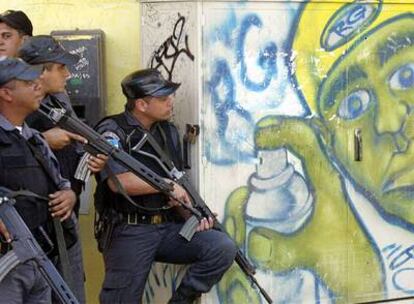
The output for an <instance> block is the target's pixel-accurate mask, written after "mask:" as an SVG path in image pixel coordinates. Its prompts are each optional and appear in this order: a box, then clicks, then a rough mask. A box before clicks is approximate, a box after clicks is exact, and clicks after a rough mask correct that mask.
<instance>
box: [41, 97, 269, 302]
mask: <svg viewBox="0 0 414 304" xmlns="http://www.w3.org/2000/svg"><path fill="white" fill-rule="evenodd" d="M40 112H41V113H42V114H44V115H45V116H47V117H48V118H49V119H50V120H52V121H53V122H54V123H56V124H57V125H59V126H60V127H62V128H63V129H65V130H68V131H71V132H73V133H77V134H79V135H82V136H83V137H84V138H86V139H87V140H88V143H87V146H89V148H90V149H89V152H91V153H93V154H96V153H102V154H105V155H108V156H111V157H112V158H113V159H114V160H115V161H117V162H119V163H121V164H122V165H123V166H125V167H126V168H127V169H128V170H130V171H131V172H132V173H134V174H135V175H137V176H138V177H139V178H141V179H143V180H145V181H146V182H147V183H149V184H150V185H151V186H153V187H154V188H156V189H158V190H159V191H160V192H161V193H163V194H165V195H167V196H169V197H170V198H172V199H174V200H176V201H178V202H179V203H180V205H181V206H182V207H183V208H185V209H187V210H189V211H190V212H191V213H192V214H193V215H194V216H195V217H196V218H197V220H198V221H199V220H201V219H202V218H203V217H211V218H213V219H214V229H217V230H219V231H222V232H224V233H226V231H225V229H224V227H223V226H222V225H221V224H220V223H219V222H218V221H217V219H216V217H215V215H214V214H213V212H211V210H210V209H209V208H208V206H207V205H206V204H205V203H204V201H203V199H202V198H201V197H200V195H199V194H198V192H197V191H196V190H195V189H194V187H192V185H191V184H190V183H189V181H188V179H187V176H186V175H185V174H184V175H183V174H180V176H179V177H178V176H170V177H171V178H172V179H174V180H175V181H176V182H177V183H179V184H180V185H181V186H182V187H184V188H185V189H186V190H187V192H188V193H189V195H190V196H191V198H192V199H193V202H194V207H191V206H189V205H187V204H185V203H184V202H182V201H180V200H179V199H177V198H176V197H175V196H174V195H173V185H172V184H170V183H167V182H166V181H165V180H164V178H162V177H161V176H159V175H158V174H156V173H155V172H153V171H152V170H151V169H149V168H148V167H146V166H145V165H144V164H142V163H141V162H139V161H138V160H136V159H135V158H133V157H132V156H131V155H129V154H128V153H126V152H125V151H122V150H120V149H118V148H116V147H114V146H112V145H111V144H110V143H108V142H107V141H106V140H105V138H103V136H102V135H101V134H99V133H98V132H96V131H95V130H94V129H92V128H91V127H89V126H88V125H86V124H85V123H83V122H82V121H80V120H79V119H77V118H74V117H72V116H71V115H70V114H68V113H67V112H66V111H65V110H64V109H55V108H50V107H48V106H46V105H43V104H42V105H41V109H40ZM176 172H177V170H176V169H175V168H173V169H172V170H171V172H168V173H169V174H174V173H176ZM185 226H186V225H185ZM189 226H190V227H191V228H184V230H187V231H186V232H185V233H184V234H186V235H187V236H190V238H191V235H192V234H193V233H194V229H195V226H194V222H193V223H191V224H190V225H189ZM191 229H193V231H192V232H189V231H188V230H191ZM183 236H184V235H183ZM184 237H186V236H184ZM235 261H236V263H237V264H238V265H239V267H240V268H241V270H242V271H243V272H244V273H245V275H246V276H247V277H248V278H249V279H250V281H251V282H252V283H253V284H254V285H255V286H256V287H257V288H258V289H259V291H260V293H261V294H262V295H263V297H264V298H265V299H266V301H267V302H268V303H269V304H270V303H272V299H271V298H270V296H269V295H268V294H267V293H266V291H265V290H264V289H263V288H262V287H261V286H260V284H259V283H258V282H257V280H256V278H255V277H254V274H255V269H254V266H253V265H251V263H250V262H249V261H248V259H247V258H246V257H245V256H244V254H243V252H242V251H241V250H240V249H239V250H238V252H237V255H236V258H235Z"/></svg>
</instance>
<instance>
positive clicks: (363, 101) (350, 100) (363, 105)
mask: <svg viewBox="0 0 414 304" xmlns="http://www.w3.org/2000/svg"><path fill="white" fill-rule="evenodd" d="M370 102H371V95H370V94H369V92H368V91H367V90H358V91H355V92H353V93H351V94H350V95H348V96H347V97H345V98H344V99H343V100H342V101H341V103H340V105H339V109H338V115H339V117H341V118H343V119H355V118H358V117H359V116H361V115H362V114H363V113H364V112H365V111H366V110H367V109H368V105H369V104H370Z"/></svg>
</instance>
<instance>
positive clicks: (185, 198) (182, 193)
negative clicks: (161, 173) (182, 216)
mask: <svg viewBox="0 0 414 304" xmlns="http://www.w3.org/2000/svg"><path fill="white" fill-rule="evenodd" d="M166 181H167V182H168V183H171V184H172V185H173V187H174V188H173V193H172V194H173V196H174V197H175V198H176V199H177V200H179V201H181V202H182V203H184V204H186V205H189V206H192V204H191V199H190V196H189V195H188V193H187V191H186V190H185V189H184V188H183V187H182V186H181V185H179V184H177V183H176V182H174V181H172V180H169V179H166ZM177 200H175V199H170V201H169V202H168V203H169V204H170V205H171V206H180V203H179V202H178V201H177Z"/></svg>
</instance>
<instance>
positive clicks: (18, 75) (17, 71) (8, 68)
mask: <svg viewBox="0 0 414 304" xmlns="http://www.w3.org/2000/svg"><path fill="white" fill-rule="evenodd" d="M40 74H41V71H40V70H39V69H36V68H34V67H33V66H31V65H29V64H27V63H26V62H24V61H23V60H21V59H18V58H8V57H2V58H0V87H2V86H3V85H5V84H6V83H8V82H9V81H12V80H14V79H18V80H25V81H30V80H35V79H37V78H39V76H40Z"/></svg>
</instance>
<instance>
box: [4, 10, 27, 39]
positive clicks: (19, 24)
mask: <svg viewBox="0 0 414 304" xmlns="http://www.w3.org/2000/svg"><path fill="white" fill-rule="evenodd" d="M0 22H3V23H6V24H7V25H8V26H10V27H11V28H14V29H15V30H18V31H21V32H23V33H24V34H26V35H29V36H32V35H33V25H32V22H31V21H30V19H29V18H28V17H27V15H26V14H25V13H23V12H22V11H13V10H7V11H5V12H3V13H1V14H0Z"/></svg>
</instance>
